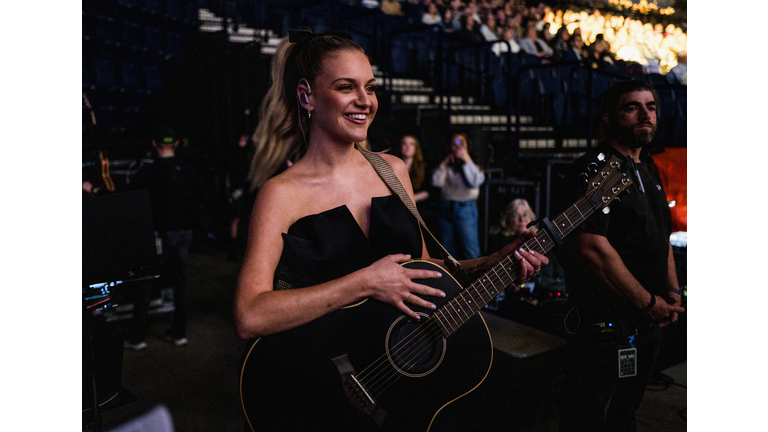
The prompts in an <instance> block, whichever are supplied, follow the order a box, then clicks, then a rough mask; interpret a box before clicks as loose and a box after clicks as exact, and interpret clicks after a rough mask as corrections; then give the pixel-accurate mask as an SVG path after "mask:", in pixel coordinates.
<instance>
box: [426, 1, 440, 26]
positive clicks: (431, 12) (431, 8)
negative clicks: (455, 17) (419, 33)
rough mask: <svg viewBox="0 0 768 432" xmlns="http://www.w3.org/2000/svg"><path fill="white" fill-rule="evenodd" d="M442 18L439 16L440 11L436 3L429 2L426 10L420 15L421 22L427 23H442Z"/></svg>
mask: <svg viewBox="0 0 768 432" xmlns="http://www.w3.org/2000/svg"><path fill="white" fill-rule="evenodd" d="M442 22H443V19H442V18H441V17H440V11H439V10H438V9H437V4H435V3H434V2H430V3H429V5H428V6H427V11H426V12H424V15H422V16H421V23H422V24H427V25H434V24H442Z"/></svg>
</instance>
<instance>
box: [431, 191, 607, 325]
mask: <svg viewBox="0 0 768 432" xmlns="http://www.w3.org/2000/svg"><path fill="white" fill-rule="evenodd" d="M597 207H599V206H598V205H593V204H592V202H590V200H589V199H588V198H587V197H582V198H581V199H579V200H578V201H576V203H575V204H573V205H571V206H570V207H569V208H568V209H567V210H566V211H564V212H563V213H562V214H560V216H558V217H556V218H555V219H554V220H553V221H552V222H553V223H552V226H553V227H554V229H555V230H556V231H557V232H553V233H551V234H552V235H554V236H558V237H559V240H562V239H563V238H565V236H567V235H568V234H570V233H571V232H572V231H573V230H574V229H575V228H576V227H577V226H579V224H581V223H582V222H584V220H585V219H586V218H588V217H589V216H590V215H591V214H592V213H594V211H595V210H596V209H597ZM554 243H555V242H554V241H553V239H552V237H550V233H548V232H547V231H545V230H540V231H539V232H538V234H537V235H536V237H533V238H531V239H529V240H528V241H526V242H525V243H523V244H522V246H521V247H522V248H524V249H526V250H528V251H534V252H535V253H537V254H541V255H544V254H546V253H547V252H549V251H550V250H551V249H552V248H553V247H554ZM518 273H519V265H518V263H517V261H516V260H515V259H514V258H513V256H512V255H511V254H510V255H507V256H505V257H504V258H502V259H501V261H499V262H498V263H497V264H496V265H495V266H493V267H492V268H491V269H490V270H488V271H487V272H485V273H484V274H483V275H481V276H480V277H479V278H478V279H477V280H476V281H475V282H473V283H472V285H470V286H469V287H468V288H466V289H464V290H462V291H461V292H460V293H459V294H457V295H456V296H454V297H453V298H452V299H451V300H450V301H449V302H448V303H446V304H445V305H444V306H443V307H442V308H440V310H438V311H437V312H435V313H433V314H432V319H433V320H434V321H435V322H436V323H438V325H439V327H440V330H441V331H442V333H443V336H445V337H448V336H450V335H451V334H453V332H455V331H456V330H458V329H459V327H461V326H462V325H463V324H464V323H465V322H467V321H468V320H469V319H470V318H472V316H474V315H475V314H476V313H477V312H479V311H480V310H481V309H482V308H483V307H485V305H486V304H488V303H489V302H490V301H491V300H493V299H494V298H496V296H497V295H499V293H500V292H501V291H502V290H504V288H506V287H508V286H511V285H512V284H513V282H514V280H515V279H517V276H518Z"/></svg>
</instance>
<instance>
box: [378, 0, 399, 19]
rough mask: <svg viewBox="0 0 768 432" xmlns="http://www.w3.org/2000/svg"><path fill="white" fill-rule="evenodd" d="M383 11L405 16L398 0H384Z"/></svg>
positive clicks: (382, 2)
mask: <svg viewBox="0 0 768 432" xmlns="http://www.w3.org/2000/svg"><path fill="white" fill-rule="evenodd" d="M381 11H382V12H384V13H385V14H386V15H394V16H403V10H402V8H401V7H400V2H399V1H397V0H382V1H381Z"/></svg>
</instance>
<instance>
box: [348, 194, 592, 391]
mask: <svg viewBox="0 0 768 432" xmlns="http://www.w3.org/2000/svg"><path fill="white" fill-rule="evenodd" d="M578 204H579V203H578V202H577V203H576V204H574V206H572V208H574V209H575V210H576V211H577V212H579V213H580V216H581V217H583V214H581V212H580V211H579V210H578V208H577V207H578ZM568 210H571V208H569V209H568ZM568 210H567V211H566V213H567V212H568ZM571 213H572V215H574V216H575V213H574V212H573V211H571ZM566 218H567V216H566ZM567 219H568V222H569V224H568V225H570V228H571V229H572V228H573V227H574V225H573V224H572V223H570V218H567ZM558 229H560V228H559V227H558ZM528 243H531V244H530V245H529V244H528ZM525 246H526V247H527V249H528V250H531V249H533V250H537V251H538V252H539V253H546V251H545V250H544V249H545V248H543V247H542V246H541V245H540V243H539V242H538V240H536V237H534V238H533V239H531V240H529V242H526V243H525ZM505 258H507V259H511V257H509V256H507V257H505ZM502 268H504V267H502ZM492 270H494V272H493V273H494V275H493V276H495V277H496V278H497V279H499V281H502V282H503V281H504V278H503V277H501V276H499V275H498V274H497V273H496V272H495V269H492ZM512 270H513V273H514V270H515V269H514V268H513V269H512ZM505 272H506V269H505ZM490 273H491V272H490V271H489V272H487V273H486V274H484V275H483V276H485V277H481V278H480V279H478V281H479V285H481V286H482V287H483V289H485V290H486V292H487V289H486V288H485V286H484V284H483V283H482V282H483V281H485V280H486V279H488V280H490V282H491V283H492V284H494V282H493V281H492V280H491V279H492V278H493V276H492V275H491V274H490ZM506 273H508V272H506ZM515 277H516V275H514V276H511V277H510V278H509V279H508V280H507V283H509V282H511V281H514V279H515ZM474 285H475V284H473V286H474ZM473 291H477V293H478V294H480V296H481V298H483V297H482V294H481V293H480V290H479V289H470V290H464V291H461V292H460V293H459V294H458V295H457V296H458V297H460V298H461V299H463V300H464V301H465V302H466V299H465V296H466V295H470V296H471V293H472V292H473ZM494 292H495V291H494ZM489 294H490V293H489ZM491 298H493V297H491ZM484 300H486V299H484ZM487 301H490V300H486V303H487ZM446 306H449V308H447V309H445V310H446V311H448V309H450V308H452V309H454V312H455V313H460V312H461V310H458V311H457V310H456V308H455V302H453V301H450V302H449V303H448V304H446ZM441 310H442V309H441ZM478 310H479V309H478ZM465 314H466V312H465ZM474 314H475V312H473V313H472V314H466V315H467V316H468V318H471V316H473V315H474ZM454 321H455V319H454ZM461 321H465V320H463V319H462V320H461ZM432 323H434V321H432V322H430V324H432ZM430 324H427V325H422V326H420V327H419V329H417V330H414V331H413V332H412V333H411V334H410V335H409V336H406V337H405V338H404V339H403V340H402V341H401V342H399V343H398V344H397V345H396V346H398V348H397V349H396V350H394V351H395V352H394V353H393V357H395V358H396V357H397V355H399V352H400V351H402V350H407V349H410V350H412V351H414V350H417V351H415V353H414V354H413V356H412V358H411V359H409V360H408V361H406V364H405V365H404V366H401V369H403V370H408V368H411V367H412V365H414V364H416V362H417V361H420V360H421V359H422V358H423V357H424V356H425V355H426V354H428V353H429V352H430V351H431V350H430V348H431V346H432V343H431V342H430V337H431V336H434V331H433V330H435V329H437V327H436V326H434V325H430ZM419 330H422V331H419ZM417 336H419V339H418V340H416V341H412V340H411V339H413V338H414V337H417ZM425 341H426V342H425ZM409 344H410V345H409ZM425 344H426V346H425ZM413 345H415V346H413ZM382 359H383V356H382ZM386 360H387V362H386V364H389V359H386ZM386 364H385V365H386ZM384 372H385V371H384ZM361 375H362V374H361ZM378 375H379V374H377V375H375V376H374V377H377V376H378ZM399 375H400V373H399V372H398V371H397V370H396V369H394V368H393V369H392V373H391V374H390V375H389V376H387V375H385V376H384V377H383V378H382V377H379V379H377V380H376V381H372V382H371V383H370V384H369V386H370V387H369V390H371V391H372V392H374V393H376V394H381V392H383V391H384V390H386V388H388V387H389V385H391V384H392V383H393V382H394V380H393V379H392V378H394V379H397V378H398V377H399ZM362 379H364V380H366V382H367V380H368V379H369V378H367V377H365V378H362ZM371 379H372V378H371ZM381 379H385V380H386V381H384V384H387V383H389V384H388V385H386V387H384V388H381V387H379V386H378V384H379V382H380V381H381Z"/></svg>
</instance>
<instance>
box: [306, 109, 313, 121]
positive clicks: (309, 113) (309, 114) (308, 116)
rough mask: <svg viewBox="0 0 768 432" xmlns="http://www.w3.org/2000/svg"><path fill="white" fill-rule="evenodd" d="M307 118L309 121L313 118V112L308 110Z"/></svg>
mask: <svg viewBox="0 0 768 432" xmlns="http://www.w3.org/2000/svg"><path fill="white" fill-rule="evenodd" d="M307 118H308V119H310V118H312V111H310V110H307Z"/></svg>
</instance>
